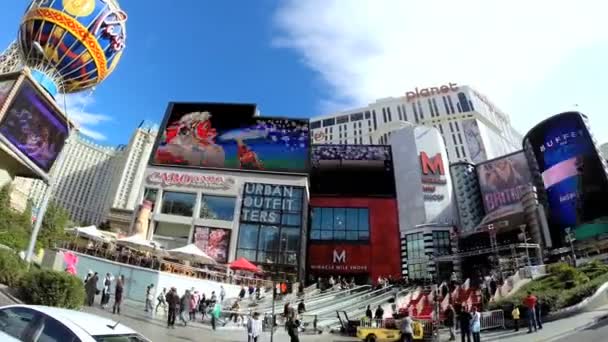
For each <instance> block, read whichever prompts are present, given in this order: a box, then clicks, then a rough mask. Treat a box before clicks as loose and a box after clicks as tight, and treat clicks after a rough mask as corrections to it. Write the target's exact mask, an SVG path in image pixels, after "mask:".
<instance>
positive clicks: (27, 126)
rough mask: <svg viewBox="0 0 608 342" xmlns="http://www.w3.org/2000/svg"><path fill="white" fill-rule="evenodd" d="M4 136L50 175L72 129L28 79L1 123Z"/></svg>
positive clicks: (0, 129) (18, 91)
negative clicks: (69, 128) (49, 172)
mask: <svg viewBox="0 0 608 342" xmlns="http://www.w3.org/2000/svg"><path fill="white" fill-rule="evenodd" d="M0 133H1V134H2V135H4V137H5V138H6V139H8V140H9V141H10V143H11V144H13V146H14V147H15V148H17V149H18V150H19V151H21V152H22V153H23V154H25V155H26V156H27V157H28V158H29V159H30V160H31V161H32V162H33V163H34V164H36V165H37V166H38V167H39V168H41V169H42V170H43V171H45V172H48V171H49V170H50V169H51V167H52V166H53V163H54V162H55V160H56V159H57V156H58V155H59V152H61V150H62V148H63V145H64V143H65V140H66V139H67V137H68V133H69V130H68V123H67V121H66V119H65V118H64V116H63V114H62V113H61V112H60V111H59V110H58V109H57V108H56V107H55V106H54V105H52V104H51V103H49V102H48V100H46V98H45V97H44V95H42V94H41V93H40V91H39V90H38V89H37V88H35V87H34V86H33V85H32V84H31V83H30V81H29V80H27V79H24V81H23V83H22V84H21V86H20V88H19V89H18V90H17V92H16V94H15V96H14V97H13V99H12V102H11V103H10V104H9V105H8V107H7V109H6V112H5V114H4V117H3V118H2V121H0Z"/></svg>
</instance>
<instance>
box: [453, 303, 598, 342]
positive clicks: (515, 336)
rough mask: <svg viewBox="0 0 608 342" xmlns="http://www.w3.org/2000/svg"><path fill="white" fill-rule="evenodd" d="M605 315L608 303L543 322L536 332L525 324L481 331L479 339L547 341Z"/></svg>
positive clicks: (566, 334) (508, 341) (567, 334)
mask: <svg viewBox="0 0 608 342" xmlns="http://www.w3.org/2000/svg"><path fill="white" fill-rule="evenodd" d="M607 315H608V305H607V306H603V307H600V308H598V309H596V310H594V311H590V312H584V313H581V314H578V315H576V316H572V317H569V318H564V319H560V320H557V321H553V322H548V323H546V324H543V329H542V330H539V331H538V332H536V333H531V334H527V331H528V327H527V324H526V326H525V327H523V328H520V329H519V331H518V332H515V331H513V330H506V331H505V330H501V331H489V332H482V334H481V340H482V341H484V342H491V341H501V342H502V341H505V342H541V341H542V342H549V341H553V340H556V339H558V338H564V337H566V336H569V335H571V334H574V333H576V331H578V330H580V329H583V328H585V327H586V326H588V325H591V324H593V323H595V322H596V321H597V320H598V319H600V318H602V317H603V316H607ZM520 324H521V323H520ZM522 325H523V324H522ZM459 338H460V337H459Z"/></svg>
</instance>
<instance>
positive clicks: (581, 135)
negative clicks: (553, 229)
mask: <svg viewBox="0 0 608 342" xmlns="http://www.w3.org/2000/svg"><path fill="white" fill-rule="evenodd" d="M524 146H526V148H528V149H532V151H533V154H534V156H535V159H536V162H537V164H538V167H539V171H540V172H541V175H542V179H543V183H544V186H545V189H546V192H547V199H548V204H549V214H550V215H549V216H550V219H551V223H552V225H554V226H557V227H559V228H560V229H561V231H560V235H561V234H563V230H564V229H565V228H568V227H575V226H577V225H579V224H582V223H585V222H589V221H590V220H594V219H596V218H599V217H603V216H607V215H608V209H606V206H605V201H606V194H607V193H608V179H607V176H606V172H605V170H604V166H603V163H602V161H601V159H600V157H599V155H598V152H597V150H596V148H595V145H594V143H593V139H592V138H591V135H590V133H589V130H588V129H587V126H586V124H585V118H584V117H583V115H582V114H581V113H578V112H566V113H562V114H558V115H555V116H553V117H551V118H549V119H547V120H545V121H543V122H541V123H540V124H538V125H537V126H536V127H534V128H532V130H530V132H528V134H527V135H526V137H525V138H524Z"/></svg>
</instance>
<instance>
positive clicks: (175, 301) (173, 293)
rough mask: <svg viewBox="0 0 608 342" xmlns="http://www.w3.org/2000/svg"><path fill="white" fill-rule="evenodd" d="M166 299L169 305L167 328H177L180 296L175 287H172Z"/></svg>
mask: <svg viewBox="0 0 608 342" xmlns="http://www.w3.org/2000/svg"><path fill="white" fill-rule="evenodd" d="M165 299H166V301H167V305H168V306H169V312H168V313H167V328H173V329H175V318H176V316H177V307H178V306H179V296H178V295H177V290H176V289H175V287H172V288H171V290H170V291H169V292H168V293H167V296H166V298H165Z"/></svg>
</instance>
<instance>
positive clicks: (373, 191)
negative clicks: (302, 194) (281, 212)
mask: <svg viewBox="0 0 608 342" xmlns="http://www.w3.org/2000/svg"><path fill="white" fill-rule="evenodd" d="M392 158H393V157H392V153H391V148H390V146H379V145H374V146H367V145H313V146H312V158H311V159H312V165H311V174H310V178H311V180H310V184H311V188H310V191H311V192H312V193H314V194H321V195H350V196H358V195H380V196H382V195H385V196H395V177H394V174H393V159H392Z"/></svg>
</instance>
